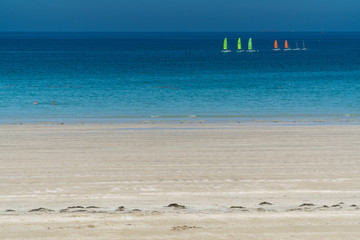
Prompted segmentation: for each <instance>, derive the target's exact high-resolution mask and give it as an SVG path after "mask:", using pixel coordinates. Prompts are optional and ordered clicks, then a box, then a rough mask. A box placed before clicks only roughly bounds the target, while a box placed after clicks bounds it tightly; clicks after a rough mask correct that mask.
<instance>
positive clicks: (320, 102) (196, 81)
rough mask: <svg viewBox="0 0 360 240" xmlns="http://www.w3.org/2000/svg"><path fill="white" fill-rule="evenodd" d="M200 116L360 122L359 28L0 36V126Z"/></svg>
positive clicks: (257, 119)
mask: <svg viewBox="0 0 360 240" xmlns="http://www.w3.org/2000/svg"><path fill="white" fill-rule="evenodd" d="M225 37H227V38H228V45H229V49H231V50H233V51H232V52H231V53H222V52H221V50H222V45H223V39H224V38H225ZM238 37H241V39H242V45H243V47H246V45H247V40H248V38H249V37H252V39H253V48H254V49H256V50H259V52H255V53H248V52H243V53H237V52H236V46H237V38H238ZM274 40H278V43H279V45H280V47H281V48H283V44H284V41H285V40H288V42H289V45H290V47H291V48H295V43H296V42H297V43H298V45H299V47H302V43H303V41H304V42H305V45H306V47H307V48H308V49H309V50H308V51H277V52H275V51H272V49H273V43H274ZM35 100H36V101H37V102H38V104H37V105H34V104H33V102H34V101H35ZM52 101H55V103H56V105H55V106H53V105H52ZM198 120H199V121H210V122H212V121H215V122H218V121H220V122H222V121H234V122H237V121H240V122H241V121H277V120H279V121H294V120H296V121H310V122H311V121H319V120H320V121H322V120H326V121H351V122H360V33H335V32H333V33H296V32H288V33H286V32H264V33H261V32H257V33H14V32H13V33H0V123H28V122H65V123H67V122H123V121H126V122H128V121H130V122H132V121H133V122H141V121H198Z"/></svg>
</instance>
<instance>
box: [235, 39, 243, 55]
mask: <svg viewBox="0 0 360 240" xmlns="http://www.w3.org/2000/svg"><path fill="white" fill-rule="evenodd" d="M243 51H244V50H242V49H241V39H240V38H239V39H238V50H237V52H243Z"/></svg>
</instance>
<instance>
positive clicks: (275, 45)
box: [274, 40, 278, 48]
mask: <svg viewBox="0 0 360 240" xmlns="http://www.w3.org/2000/svg"><path fill="white" fill-rule="evenodd" d="M274 48H278V44H277V40H275V43H274Z"/></svg>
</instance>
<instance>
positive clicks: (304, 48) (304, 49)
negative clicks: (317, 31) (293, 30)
mask: <svg viewBox="0 0 360 240" xmlns="http://www.w3.org/2000/svg"><path fill="white" fill-rule="evenodd" d="M301 50H303V51H306V50H309V49H307V48H306V47H305V41H304V40H303V48H302V49H301Z"/></svg>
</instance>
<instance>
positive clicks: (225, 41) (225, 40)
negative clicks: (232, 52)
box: [224, 38, 227, 50]
mask: <svg viewBox="0 0 360 240" xmlns="http://www.w3.org/2000/svg"><path fill="white" fill-rule="evenodd" d="M224 50H227V38H225V39H224Z"/></svg>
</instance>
